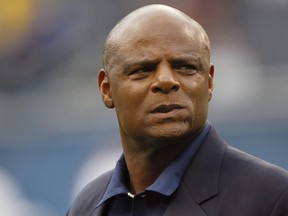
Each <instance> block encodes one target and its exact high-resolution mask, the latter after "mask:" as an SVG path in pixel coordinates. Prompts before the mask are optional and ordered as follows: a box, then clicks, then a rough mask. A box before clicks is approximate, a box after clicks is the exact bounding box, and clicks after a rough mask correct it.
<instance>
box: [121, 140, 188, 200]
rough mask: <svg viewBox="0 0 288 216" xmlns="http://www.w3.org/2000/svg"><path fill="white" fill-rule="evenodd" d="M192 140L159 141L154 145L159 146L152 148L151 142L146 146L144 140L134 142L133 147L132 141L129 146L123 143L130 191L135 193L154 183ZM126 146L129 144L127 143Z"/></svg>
mask: <svg viewBox="0 0 288 216" xmlns="http://www.w3.org/2000/svg"><path fill="white" fill-rule="evenodd" d="M190 141H191V140H190ZM190 141H188V142H183V140H182V141H181V143H179V142H177V141H175V142H174V143H171V144H167V143H165V144H162V145H160V144H161V143H159V142H157V143H154V144H153V146H158V148H155V147H154V148H151V143H150V145H149V146H150V148H149V147H147V148H145V147H143V146H148V145H143V142H142V143H133V144H132V146H133V148H131V143H130V145H129V147H127V148H125V145H123V149H124V156H125V161H126V164H127V168H128V172H129V176H130V182H129V183H130V185H129V186H130V192H131V193H134V194H136V193H139V192H142V191H144V190H145V189H146V188H147V187H149V186H150V185H151V184H153V183H154V181H155V180H156V179H157V178H158V177H159V175H160V174H161V173H162V172H163V171H164V170H165V168H166V167H167V166H168V165H169V164H170V163H171V162H172V161H173V160H174V159H175V158H176V157H177V156H178V155H179V154H180V153H181V152H182V151H183V149H185V148H186V146H187V145H188V144H189V143H190ZM126 146H128V145H127V143H126ZM139 146H140V147H139ZM141 146H142V147H141ZM159 146H162V148H159Z"/></svg>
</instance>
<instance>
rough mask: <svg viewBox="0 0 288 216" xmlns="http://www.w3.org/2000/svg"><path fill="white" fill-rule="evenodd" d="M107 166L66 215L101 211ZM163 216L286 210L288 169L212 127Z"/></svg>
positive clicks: (261, 214) (266, 215) (287, 213)
mask: <svg viewBox="0 0 288 216" xmlns="http://www.w3.org/2000/svg"><path fill="white" fill-rule="evenodd" d="M112 172H113V170H112V171H109V172H107V173H105V174H103V175H102V176H100V177H99V178H97V179H96V180H94V181H93V182H91V183H90V184H88V185H87V186H86V187H85V188H84V189H83V190H82V192H81V193H80V194H79V195H78V196H77V197H76V199H75V201H74V202H73V204H72V207H71V209H70V210H69V212H68V213H67V216H100V215H105V214H104V212H105V203H104V204H103V205H100V206H99V207H97V208H96V206H97V204H98V203H99V201H100V200H101V198H102V196H103V194H104V192H105V190H106V188H107V185H108V182H109V180H110V178H111V175H112ZM164 215H165V216H176V215H177V216H188V215H191V216H288V171H286V170H284V169H281V168H279V167H277V166H275V165H272V164H270V163H267V162H265V161H263V160H261V159H258V158H255V157H253V156H251V155H249V154H247V153H244V152H242V151H240V150H238V149H235V148H233V147H231V146H229V145H227V144H226V143H225V142H224V141H223V140H222V139H221V138H220V137H219V136H218V135H217V133H216V131H215V130H214V129H213V128H211V130H210V132H209V134H208V136H207V138H206V139H205V141H204V142H203V143H202V145H201V146H200V148H199V150H198V152H197V153H196V155H195V156H194V158H193V159H192V161H191V163H190V165H189V167H188V169H187V170H186V172H185V174H184V176H183V179H182V181H181V184H180V186H179V188H178V189H177V190H176V192H175V194H173V198H172V201H171V203H170V204H169V206H168V208H167V210H166V212H165V214H164Z"/></svg>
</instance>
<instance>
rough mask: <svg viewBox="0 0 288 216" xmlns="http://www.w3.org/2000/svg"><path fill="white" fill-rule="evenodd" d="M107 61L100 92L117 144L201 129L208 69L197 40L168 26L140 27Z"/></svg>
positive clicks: (209, 78) (183, 134) (209, 89)
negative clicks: (112, 115) (110, 110)
mask: <svg viewBox="0 0 288 216" xmlns="http://www.w3.org/2000/svg"><path fill="white" fill-rule="evenodd" d="M195 36H196V33H195ZM110 62H111V64H112V65H110V67H109V68H110V71H107V74H108V75H107V77H106V78H107V80H108V85H103V86H104V88H105V90H104V91H103V86H102V89H101V85H100V89H101V91H102V94H103V92H105V95H106V96H107V97H108V98H109V100H110V101H113V104H114V106H115V109H116V113H117V117H118V122H119V127H120V133H121V137H122V139H123V138H124V139H130V140H131V139H132V140H138V141H141V140H143V141H145V140H149V139H151V140H154V139H170V140H171V139H174V138H181V137H187V136H193V134H195V133H197V132H198V131H199V130H200V129H201V128H202V127H203V126H204V124H205V122H206V119H207V113H208V102H209V100H210V98H211V95H212V88H213V80H212V79H213V67H212V66H210V62H209V56H208V54H207V52H205V51H204V49H203V46H201V45H200V41H199V37H197V36H196V37H193V34H192V35H191V34H187V32H185V31H184V29H183V28H182V27H181V26H180V27H179V24H175V23H173V22H170V23H167V25H162V26H161V28H157V27H156V28H155V27H153V26H151V25H147V26H142V29H141V31H133V32H131V34H130V35H129V37H127V38H125V39H123V42H122V43H121V44H120V46H119V51H118V52H117V53H116V54H115V55H114V57H113V59H112V60H111V61H110ZM104 76H105V75H104V72H103V71H102V79H103V77H104ZM99 77H101V75H100V76H99ZM100 83H101V78H100ZM104 102H105V99H104ZM106 105H107V104H106Z"/></svg>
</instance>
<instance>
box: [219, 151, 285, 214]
mask: <svg viewBox="0 0 288 216" xmlns="http://www.w3.org/2000/svg"><path fill="white" fill-rule="evenodd" d="M221 171H222V174H221V181H220V182H221V183H220V184H221V186H220V187H221V191H230V192H231V195H233V194H234V195H237V198H238V200H247V199H248V198H249V199H250V200H251V201H253V202H254V205H256V203H257V202H259V200H262V205H263V204H264V203H265V205H267V206H266V207H268V206H270V209H273V208H274V211H279V209H280V211H284V212H285V213H288V208H287V203H288V171H287V170H285V169H283V168H280V167H278V166H276V165H274V164H271V163H269V162H267V161H264V160H262V159H259V158H257V157H254V156H252V155H250V154H247V153H245V152H243V151H241V150H239V149H236V148H234V147H231V146H227V151H226V154H225V157H224V158H223V164H222V169H221ZM229 196H230V195H229ZM230 198H231V199H232V197H230ZM258 204H259V203H258ZM276 215H277V214H276ZM279 215H286V214H279Z"/></svg>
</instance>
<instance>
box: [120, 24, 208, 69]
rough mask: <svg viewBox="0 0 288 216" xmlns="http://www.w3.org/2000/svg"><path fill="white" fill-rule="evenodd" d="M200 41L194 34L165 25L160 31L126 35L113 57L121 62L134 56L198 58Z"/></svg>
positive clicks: (200, 47)
mask: <svg viewBox="0 0 288 216" xmlns="http://www.w3.org/2000/svg"><path fill="white" fill-rule="evenodd" d="M201 43H202V42H201V41H200V40H199V38H198V37H197V35H196V34H193V33H191V32H189V31H186V29H183V28H182V29H172V28H169V26H167V27H166V29H164V28H163V27H162V29H160V31H159V29H158V30H155V31H144V32H143V31H141V32H137V33H135V34H133V35H130V37H126V38H125V40H122V43H121V44H120V45H119V50H118V52H117V54H116V55H115V57H117V59H118V60H121V62H122V63H125V62H127V61H130V60H132V59H136V58H139V59H140V58H141V59H145V58H146V59H151V60H152V59H153V60H156V59H160V58H163V57H165V58H167V59H169V58H171V59H172V58H174V59H175V58H178V59H180V58H181V57H183V58H184V57H185V58H187V57H188V56H190V58H193V57H194V58H199V57H201V56H202V54H203V52H202V46H201Z"/></svg>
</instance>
